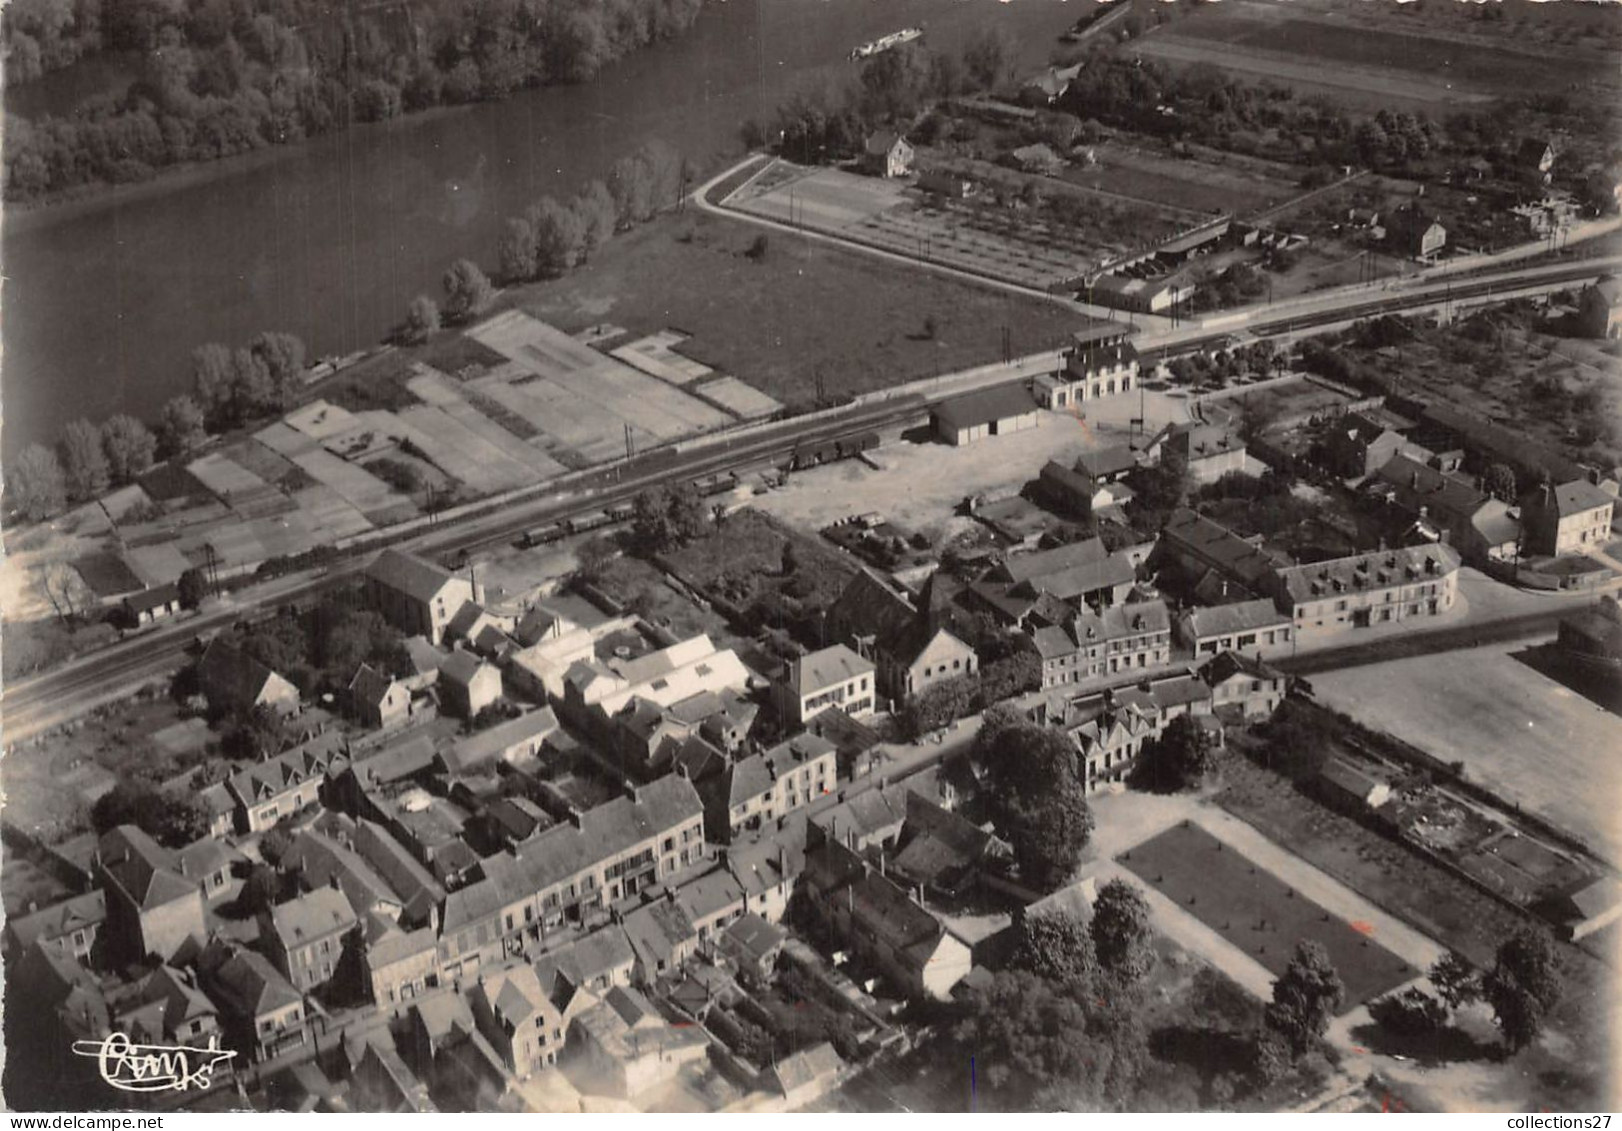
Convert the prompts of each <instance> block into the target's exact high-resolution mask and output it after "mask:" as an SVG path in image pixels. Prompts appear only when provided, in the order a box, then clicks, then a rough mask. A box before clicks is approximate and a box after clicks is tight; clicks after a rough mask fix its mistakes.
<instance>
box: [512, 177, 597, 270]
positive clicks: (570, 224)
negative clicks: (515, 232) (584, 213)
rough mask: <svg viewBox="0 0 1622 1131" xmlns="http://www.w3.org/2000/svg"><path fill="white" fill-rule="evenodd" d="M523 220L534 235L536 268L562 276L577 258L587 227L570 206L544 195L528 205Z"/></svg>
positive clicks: (579, 254) (581, 250) (583, 244)
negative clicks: (531, 204) (567, 206)
mask: <svg viewBox="0 0 1622 1131" xmlns="http://www.w3.org/2000/svg"><path fill="white" fill-rule="evenodd" d="M525 219H526V220H527V221H528V223H529V226H530V230H531V231H532V232H533V233H534V235H535V267H536V270H538V271H539V272H540V273H541V274H543V275H550V276H557V275H562V274H563V273H565V272H566V271H568V270H570V269H571V268H573V267H574V265H575V264H576V263H578V262H579V261H580V256H581V253H582V252H583V251H584V250H585V244H586V229H585V225H584V223H582V221H581V219H580V217H579V216H577V215H575V213H574V211H573V210H572V209H569V208H565V207H564V206H563V205H561V204H559V203H558V202H557V201H555V200H553V199H552V198H551V197H550V196H544V197H542V198H541V199H540V200H538V201H536V202H535V204H534V205H533V206H531V208H530V210H529V212H528V213H527V214H526V216H525Z"/></svg>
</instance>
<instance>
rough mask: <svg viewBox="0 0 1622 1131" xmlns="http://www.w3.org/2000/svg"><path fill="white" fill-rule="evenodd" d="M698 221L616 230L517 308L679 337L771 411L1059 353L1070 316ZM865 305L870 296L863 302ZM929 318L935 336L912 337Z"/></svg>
mask: <svg viewBox="0 0 1622 1131" xmlns="http://www.w3.org/2000/svg"><path fill="white" fill-rule="evenodd" d="M760 234H761V232H760V230H759V229H757V228H755V227H753V226H752V225H749V224H745V223H741V222H735V221H731V220H726V219H722V218H719V217H714V216H708V215H704V214H701V213H688V214H686V215H679V216H672V217H666V218H664V219H661V220H659V221H657V222H655V223H653V224H650V225H647V226H645V227H643V228H639V229H637V230H636V231H634V232H629V233H626V234H624V235H622V236H619V237H618V238H616V239H615V240H613V241H612V242H611V243H610V244H608V245H607V246H606V247H604V248H603V250H602V251H600V252H599V253H598V254H597V255H596V256H594V257H593V258H592V260H591V262H590V263H588V264H586V265H585V266H584V267H581V268H580V269H578V270H576V271H574V272H573V273H571V274H570V275H569V277H568V278H567V279H564V280H557V281H552V282H545V283H538V284H535V285H533V286H530V287H525V288H522V289H521V290H520V291H518V292H517V293H516V295H515V299H514V301H515V303H516V305H517V306H518V307H519V308H520V309H523V310H527V311H529V312H530V313H532V314H535V315H536V316H537V317H539V318H542V319H545V320H546V321H548V322H550V323H552V324H553V325H555V326H558V327H560V328H562V329H564V330H568V331H571V332H572V331H576V330H580V329H583V328H585V327H587V326H591V325H594V324H596V323H599V322H602V321H604V320H605V319H609V318H611V319H612V320H613V321H614V322H616V323H618V324H619V325H621V326H624V327H626V328H627V329H628V330H629V331H630V332H631V333H634V334H651V333H655V332H657V331H659V330H662V329H664V328H666V327H680V328H681V329H682V330H683V331H684V332H686V333H688V334H689V335H691V336H690V337H689V338H688V340H687V341H685V342H683V343H682V347H681V349H682V353H683V354H684V355H686V356H688V357H691V358H693V359H694V360H696V361H699V362H701V363H702V364H704V365H708V366H710V367H711V368H713V369H716V370H719V371H721V372H723V373H727V374H731V375H732V376H735V377H737V378H738V379H739V380H741V381H743V382H744V383H746V384H748V385H752V386H754V387H755V388H757V389H759V390H760V391H761V392H763V393H766V394H768V395H769V396H772V397H775V398H776V399H777V400H779V401H782V402H783V403H785V404H787V405H790V406H792V407H797V408H805V407H808V406H810V405H813V404H815V403H816V400H817V382H818V378H819V377H820V378H821V381H822V387H823V391H824V393H825V394H826V395H827V396H829V397H835V396H840V395H843V394H855V393H864V392H869V391H871V390H874V389H882V388H887V387H890V386H893V385H898V384H901V383H903V382H906V381H910V380H915V379H917V378H920V377H930V376H934V375H936V374H938V373H945V372H951V371H953V370H956V369H964V368H968V367H970V366H974V365H982V364H985V363H987V362H991V361H996V360H998V359H999V358H1000V357H1001V356H1002V349H1001V335H1002V331H1003V327H1005V326H1006V327H1007V328H1008V331H1009V334H1010V337H1011V338H1012V340H1013V347H1014V351H1015V353H1016V354H1018V353H1030V352H1035V351H1037V350H1040V349H1045V348H1049V347H1052V346H1054V345H1057V344H1058V343H1059V342H1060V341H1062V340H1064V339H1065V337H1066V336H1067V335H1068V334H1069V332H1070V331H1071V330H1072V329H1074V327H1075V324H1076V322H1077V317H1076V316H1075V315H1073V314H1071V313H1069V312H1067V311H1065V310H1063V309H1062V308H1060V307H1058V306H1054V305H1052V304H1050V303H1047V302H1044V301H1043V300H1041V299H1037V298H1026V297H1022V296H1017V295H1010V294H1007V293H1004V292H1001V291H997V290H994V289H992V288H989V287H982V286H978V285H976V284H973V283H969V282H965V281H960V280H955V279H948V278H943V277H940V276H937V275H934V274H930V273H927V272H924V271H920V270H914V269H910V268H907V267H904V266H902V265H899V264H894V263H886V262H883V261H881V260H877V259H874V258H872V257H870V256H866V255H863V254H861V253H859V252H854V251H850V250H848V249H844V248H838V247H830V246H828V245H826V244H822V243H818V242H815V241H811V240H807V239H802V238H797V237H795V236H791V235H788V234H785V233H780V232H771V233H767V234H766V236H767V251H766V253H765V254H764V255H763V256H761V257H759V258H751V257H750V256H748V255H746V254H745V252H746V251H747V250H748V249H749V247H750V245H751V244H752V243H753V241H754V240H755V238H756V236H758V235H760ZM874 295H882V296H883V301H882V302H875V301H874V300H873V296H874ZM926 318H934V319H935V322H936V334H935V336H934V338H929V337H928V336H927V335H925V333H924V332H923V327H924V320H925V319H926Z"/></svg>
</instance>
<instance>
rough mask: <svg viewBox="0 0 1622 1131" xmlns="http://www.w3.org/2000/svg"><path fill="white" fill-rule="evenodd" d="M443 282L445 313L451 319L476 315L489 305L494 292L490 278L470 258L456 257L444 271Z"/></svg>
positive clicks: (459, 319)
mask: <svg viewBox="0 0 1622 1131" xmlns="http://www.w3.org/2000/svg"><path fill="white" fill-rule="evenodd" d="M443 283H444V287H445V313H446V314H447V315H448V316H450V318H451V319H452V320H453V321H458V322H460V321H465V320H467V319H469V318H472V317H474V316H476V315H477V314H478V313H479V312H480V311H482V310H483V309H484V308H485V307H486V306H489V305H490V299H491V298H492V297H493V296H494V294H495V292H494V291H493V290H492V289H491V287H490V280H489V279H487V278H486V277H485V274H484V272H483V271H480V270H479V265H478V264H477V263H474V262H473V261H472V260H471V259H458V260H457V261H456V262H455V263H453V264H451V266H450V269H449V270H447V271H446V272H445V278H444V280H443Z"/></svg>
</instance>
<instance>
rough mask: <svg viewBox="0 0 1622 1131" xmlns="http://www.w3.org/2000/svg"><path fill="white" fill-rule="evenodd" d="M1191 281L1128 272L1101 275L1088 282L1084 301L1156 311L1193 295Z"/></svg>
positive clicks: (1178, 304)
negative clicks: (1137, 277)
mask: <svg viewBox="0 0 1622 1131" xmlns="http://www.w3.org/2000/svg"><path fill="white" fill-rule="evenodd" d="M1194 291H1195V287H1194V284H1193V283H1191V282H1189V281H1187V280H1186V279H1181V278H1179V277H1177V276H1175V275H1166V276H1163V277H1161V278H1158V279H1135V278H1132V277H1131V276H1129V275H1100V276H1099V277H1098V278H1096V279H1094V280H1093V281H1092V282H1090V283H1088V284H1087V287H1086V291H1085V298H1086V301H1088V302H1092V303H1097V304H1098V305H1099V306H1108V307H1111V308H1112V309H1115V310H1134V311H1138V312H1140V313H1143V314H1158V313H1159V312H1160V311H1162V310H1170V309H1171V308H1172V307H1174V306H1180V305H1181V304H1183V303H1185V302H1187V301H1188V300H1189V299H1191V298H1193V297H1194Z"/></svg>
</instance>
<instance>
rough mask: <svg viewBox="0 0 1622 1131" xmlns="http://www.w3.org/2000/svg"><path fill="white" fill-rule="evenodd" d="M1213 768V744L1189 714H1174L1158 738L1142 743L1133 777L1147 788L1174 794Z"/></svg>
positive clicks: (1214, 756)
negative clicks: (1141, 750)
mask: <svg viewBox="0 0 1622 1131" xmlns="http://www.w3.org/2000/svg"><path fill="white" fill-rule="evenodd" d="M1215 769H1216V742H1215V740H1214V739H1213V738H1212V737H1211V732H1210V731H1208V730H1206V729H1205V728H1204V727H1202V726H1200V725H1199V724H1198V723H1197V722H1196V720H1195V718H1194V716H1193V715H1178V716H1177V717H1176V718H1175V719H1173V720H1172V721H1171V722H1169V723H1167V724H1166V729H1165V730H1163V731H1161V732H1160V735H1159V737H1158V738H1151V739H1148V740H1147V741H1146V742H1144V744H1143V752H1142V754H1141V756H1140V759H1139V763H1138V767H1137V769H1136V771H1135V772H1134V774H1133V776H1134V777H1135V778H1137V779H1138V780H1140V781H1142V782H1144V783H1146V784H1147V785H1148V786H1149V788H1151V789H1155V790H1163V791H1166V792H1176V791H1178V790H1184V789H1193V788H1195V787H1197V786H1198V785H1199V784H1200V782H1202V781H1203V780H1204V779H1205V777H1206V775H1208V774H1210V773H1211V772H1212V771H1213V770H1215Z"/></svg>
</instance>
